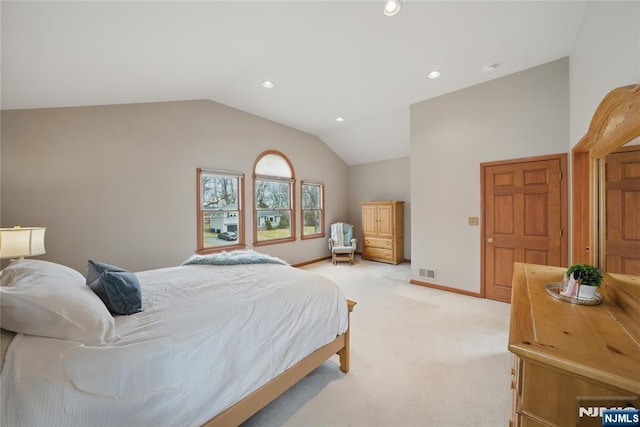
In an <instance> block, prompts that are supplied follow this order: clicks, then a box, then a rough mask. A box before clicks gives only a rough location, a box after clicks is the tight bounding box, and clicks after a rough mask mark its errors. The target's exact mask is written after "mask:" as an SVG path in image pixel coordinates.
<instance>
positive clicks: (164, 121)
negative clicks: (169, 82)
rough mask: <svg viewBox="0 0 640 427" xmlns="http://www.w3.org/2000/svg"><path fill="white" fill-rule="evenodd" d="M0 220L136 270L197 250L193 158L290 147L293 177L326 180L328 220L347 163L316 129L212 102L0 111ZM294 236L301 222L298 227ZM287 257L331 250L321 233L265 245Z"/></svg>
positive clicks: (206, 160)
mask: <svg viewBox="0 0 640 427" xmlns="http://www.w3.org/2000/svg"><path fill="white" fill-rule="evenodd" d="M1 131H2V134H1V137H2V153H1V154H2V159H1V167H2V169H1V173H2V180H1V183H2V193H1V200H2V216H1V220H2V226H3V227H5V226H12V225H14V224H21V225H43V226H46V227H47V235H46V249H47V254H46V255H45V256H44V257H43V259H47V260H51V261H55V262H60V263H63V264H66V265H69V266H71V267H73V268H76V269H78V270H79V271H80V272H82V273H84V272H85V270H86V262H87V260H88V259H94V260H97V261H102V262H107V263H112V264H116V265H120V266H122V267H124V268H128V269H130V270H133V271H140V270H146V269H151V268H157V267H164V266H173V265H177V264H179V263H181V262H182V261H184V260H185V259H186V258H188V257H189V256H190V255H191V254H193V252H194V251H195V249H196V168H197V167H206V168H212V169H223V170H229V171H239V172H244V173H245V177H246V183H247V185H246V203H247V209H246V216H245V220H246V224H247V228H246V231H247V235H248V236H249V237H248V239H247V243H249V244H250V243H251V237H250V236H252V230H253V229H252V226H251V224H252V213H253V211H252V209H253V201H252V189H253V185H252V181H251V175H252V168H253V163H254V161H255V159H256V157H257V156H258V154H260V153H261V152H262V151H264V150H267V149H276V150H280V151H282V152H283V153H285V154H286V155H287V156H288V157H289V159H290V160H291V162H292V163H293V166H294V168H295V173H296V178H297V180H298V181H297V183H296V195H297V197H296V201H297V202H296V215H297V218H298V220H299V212H298V211H299V208H300V207H299V206H300V197H299V196H300V194H299V193H300V186H299V182H300V180H309V181H314V182H321V183H324V184H325V185H326V204H325V205H326V218H327V223H329V221H332V220H335V219H338V218H346V217H347V216H348V213H349V210H348V204H347V202H348V188H347V185H346V183H347V181H348V167H347V165H346V164H345V163H344V162H343V161H342V160H341V159H340V158H339V157H338V156H337V155H336V154H335V153H334V152H333V151H331V150H330V149H329V148H328V147H327V146H326V145H325V144H324V143H323V142H322V141H321V140H320V139H318V138H317V137H315V136H312V135H309V134H306V133H303V132H300V131H298V130H295V129H292V128H289V127H286V126H283V125H280V124H278V123H274V122H272V121H269V120H266V119H263V118H260V117H257V116H254V115H251V114H248V113H245V112H242V111H239V110H236V109H233V108H230V107H227V106H224V105H221V104H217V103H214V102H210V101H187V102H167V103H149V104H131V105H112V106H99V107H79V108H55V109H39V110H13V111H3V112H2V127H1ZM297 229H298V231H297V234H298V237H299V235H300V226H299V225H298V226H297ZM261 251H263V252H266V253H270V254H272V255H275V256H280V257H282V258H284V259H286V260H287V261H289V262H291V263H297V262H303V261H308V260H312V259H317V258H321V257H325V256H327V255H328V250H327V243H326V240H325V239H313V240H305V241H302V240H297V241H296V242H294V243H286V244H280V245H273V246H267V247H261Z"/></svg>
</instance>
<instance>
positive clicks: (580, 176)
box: [572, 85, 640, 266]
mask: <svg viewBox="0 0 640 427" xmlns="http://www.w3.org/2000/svg"><path fill="white" fill-rule="evenodd" d="M638 136H640V85H631V86H623V87H620V88H617V89H614V90H612V91H611V92H609V93H608V94H607V96H605V97H604V99H603V100H602V102H600V105H598V108H597V109H596V111H595V113H594V115H593V119H592V120H591V124H590V125H589V129H588V131H587V133H586V135H585V136H584V137H583V138H582V139H581V140H580V141H579V142H578V143H577V144H576V146H575V147H574V148H573V150H572V152H573V161H572V164H573V183H572V188H573V196H572V200H573V207H572V213H573V218H572V233H573V236H572V248H573V250H572V259H573V263H579V262H581V263H589V264H592V265H598V266H599V265H601V262H600V259H599V252H600V247H601V246H602V245H603V244H604V242H602V241H601V239H600V238H599V235H600V233H599V232H598V206H599V203H600V202H599V196H598V176H597V161H598V159H601V158H603V157H604V156H606V155H607V154H609V153H611V152H612V151H615V150H616V149H618V148H619V147H621V146H623V145H624V144H626V143H628V142H630V141H632V140H633V139H635V138H637V137H638Z"/></svg>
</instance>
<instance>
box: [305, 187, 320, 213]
mask: <svg viewBox="0 0 640 427" xmlns="http://www.w3.org/2000/svg"><path fill="white" fill-rule="evenodd" d="M302 209H320V186H319V185H307V184H304V185H303V186H302Z"/></svg>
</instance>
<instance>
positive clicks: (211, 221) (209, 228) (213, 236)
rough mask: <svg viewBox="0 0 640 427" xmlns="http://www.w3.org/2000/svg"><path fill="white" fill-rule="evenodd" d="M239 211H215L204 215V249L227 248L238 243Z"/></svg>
mask: <svg viewBox="0 0 640 427" xmlns="http://www.w3.org/2000/svg"><path fill="white" fill-rule="evenodd" d="M239 217H240V215H239V211H215V212H211V211H209V212H203V213H202V233H203V239H202V242H203V246H204V248H212V247H217V246H227V245H232V244H236V243H238V239H239V237H240V236H239V230H240V227H239V224H238V218H239Z"/></svg>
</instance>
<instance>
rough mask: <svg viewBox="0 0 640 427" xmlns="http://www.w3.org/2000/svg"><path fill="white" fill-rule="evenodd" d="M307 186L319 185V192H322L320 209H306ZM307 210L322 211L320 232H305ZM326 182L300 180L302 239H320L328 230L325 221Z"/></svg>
mask: <svg viewBox="0 0 640 427" xmlns="http://www.w3.org/2000/svg"><path fill="white" fill-rule="evenodd" d="M305 185H306V186H312V187H319V189H320V190H319V194H320V209H305V207H304V187H305ZM306 211H320V232H318V233H312V234H305V232H304V217H305V212H306ZM324 211H325V209H324V184H320V183H317V182H311V181H300V239H302V240H306V239H318V238H321V237H325V235H326V232H325V222H324Z"/></svg>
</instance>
